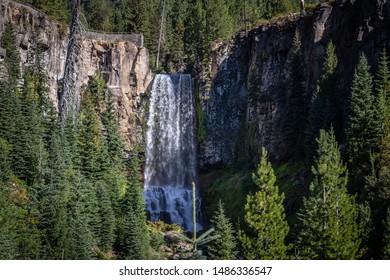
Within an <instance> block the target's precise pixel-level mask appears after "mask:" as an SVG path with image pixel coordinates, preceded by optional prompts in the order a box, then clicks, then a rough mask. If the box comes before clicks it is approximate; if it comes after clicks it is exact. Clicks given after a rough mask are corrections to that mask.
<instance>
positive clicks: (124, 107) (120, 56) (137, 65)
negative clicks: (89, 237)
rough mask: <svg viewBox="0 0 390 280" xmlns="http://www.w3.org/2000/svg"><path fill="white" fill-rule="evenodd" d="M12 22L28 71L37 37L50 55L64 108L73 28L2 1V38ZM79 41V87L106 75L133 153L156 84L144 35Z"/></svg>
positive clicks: (49, 69)
mask: <svg viewBox="0 0 390 280" xmlns="http://www.w3.org/2000/svg"><path fill="white" fill-rule="evenodd" d="M7 21H10V22H11V23H12V24H13V26H14V29H15V33H16V34H15V35H16V40H17V45H18V51H19V54H20V58H21V62H20V64H21V65H20V67H21V69H22V71H23V69H25V67H26V66H28V54H29V52H31V48H32V46H33V45H34V36H35V37H37V39H38V42H39V44H40V45H41V47H42V48H43V50H44V65H43V67H44V69H45V71H46V73H47V76H48V79H49V95H50V98H51V99H52V100H53V102H54V104H56V105H58V94H59V89H61V84H62V79H63V75H64V66H65V60H66V53H67V46H68V42H69V30H68V28H66V27H64V26H62V25H60V24H59V23H57V22H54V21H52V20H50V18H49V17H48V16H47V15H44V14H42V13H41V12H39V11H37V10H35V9H34V8H31V7H28V6H26V5H23V4H19V3H17V2H14V1H8V0H1V1H0V36H1V35H2V33H3V32H4V26H5V23H6V22H7ZM79 40H80V41H81V42H80V45H81V48H80V50H79V51H78V54H77V61H76V63H75V66H74V69H75V73H76V74H77V79H76V82H75V83H76V88H77V89H78V90H79V91H80V92H81V93H82V92H83V90H84V89H85V88H86V86H87V84H88V82H89V81H90V79H91V78H92V77H93V76H94V75H95V74H96V72H97V71H100V72H101V73H102V74H103V77H104V80H105V81H106V83H107V87H108V89H109V91H110V93H111V94H112V96H113V101H114V104H115V107H116V112H117V114H118V118H119V122H120V130H121V133H122V136H123V139H124V140H125V144H126V148H127V149H131V148H132V147H133V145H134V144H135V143H138V142H140V141H143V140H142V137H143V136H142V135H143V133H142V122H143V117H144V108H143V107H144V106H143V103H144V102H143V99H144V98H143V97H144V95H145V92H146V89H147V87H148V85H149V83H150V82H151V80H152V75H151V71H150V69H149V53H148V50H147V49H146V48H145V47H143V42H142V36H140V35H138V36H137V35H109V34H99V33H91V32H86V33H85V34H82V35H81V36H80V37H79ZM2 53H3V54H2ZM2 55H3V56H4V55H5V54H4V50H3V52H0V60H1V56H2ZM0 65H1V63H0ZM0 67H1V66H0ZM3 68H4V67H3ZM0 72H1V73H3V74H4V73H6V70H5V69H0Z"/></svg>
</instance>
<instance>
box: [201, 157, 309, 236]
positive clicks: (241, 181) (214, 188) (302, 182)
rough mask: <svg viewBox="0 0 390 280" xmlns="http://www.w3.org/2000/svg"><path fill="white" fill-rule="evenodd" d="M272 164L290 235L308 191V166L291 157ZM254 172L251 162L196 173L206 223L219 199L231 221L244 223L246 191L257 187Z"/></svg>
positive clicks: (235, 223) (294, 228) (251, 190)
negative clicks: (282, 199)
mask: <svg viewBox="0 0 390 280" xmlns="http://www.w3.org/2000/svg"><path fill="white" fill-rule="evenodd" d="M273 168H274V171H275V174H276V177H277V185H278V186H279V191H280V192H284V194H285V202H284V206H285V209H286V219H287V221H288V223H289V226H290V235H293V234H294V231H295V230H296V225H297V223H298V222H299V220H298V215H297V213H298V211H299V210H300V208H301V207H302V198H303V196H304V195H306V194H307V191H308V187H307V182H308V178H307V174H308V173H307V168H305V167H302V163H296V162H293V161H288V162H286V163H282V164H279V165H274V166H273ZM254 172H255V168H254V167H253V166H235V167H225V168H217V169H210V170H208V171H206V172H203V173H201V174H200V175H199V182H200V184H201V190H202V200H203V202H202V204H203V205H204V209H203V216H204V222H205V223H206V224H207V223H208V221H209V220H210V218H211V217H212V216H213V214H214V211H215V210H216V209H217V205H218V201H219V199H221V201H222V203H223V204H224V207H225V211H226V215H227V216H228V217H229V218H230V221H231V222H232V223H233V225H235V226H237V225H238V224H241V225H242V224H243V221H244V216H245V211H244V207H245V203H246V197H247V194H248V193H250V192H255V191H257V188H256V185H255V184H254V182H253V181H252V173H254Z"/></svg>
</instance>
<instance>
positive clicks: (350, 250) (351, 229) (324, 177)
mask: <svg viewBox="0 0 390 280" xmlns="http://www.w3.org/2000/svg"><path fill="white" fill-rule="evenodd" d="M318 144H319V146H318V150H317V158H316V160H315V165H314V166H313V167H312V173H313V181H312V183H311V184H310V196H309V197H307V198H305V199H304V211H303V213H301V214H300V218H301V221H302V230H301V232H300V233H299V236H298V249H299V257H301V258H307V259H354V258H356V257H357V254H358V249H359V246H360V242H361V240H360V236H359V227H358V223H357V218H358V211H357V206H356V204H355V201H354V197H351V196H350V195H349V194H348V193H347V182H348V174H347V169H346V167H345V166H344V164H343V163H342V161H341V157H340V152H339V150H338V146H337V143H336V139H335V136H334V133H333V130H331V131H330V132H325V131H324V130H321V131H320V138H319V139H318Z"/></svg>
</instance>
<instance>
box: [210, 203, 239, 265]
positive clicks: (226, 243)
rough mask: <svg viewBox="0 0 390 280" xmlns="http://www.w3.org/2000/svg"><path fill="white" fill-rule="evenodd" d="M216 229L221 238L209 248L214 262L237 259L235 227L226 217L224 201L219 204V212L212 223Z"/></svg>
mask: <svg viewBox="0 0 390 280" xmlns="http://www.w3.org/2000/svg"><path fill="white" fill-rule="evenodd" d="M211 222H212V223H213V226H214V228H215V234H216V235H218V236H219V237H218V238H217V239H215V240H214V241H213V242H212V243H211V244H210V245H209V246H208V249H209V251H210V255H211V256H212V258H213V259H214V260H234V259H236V256H235V255H236V253H237V252H236V251H235V249H236V247H237V244H236V238H235V236H234V233H235V232H234V230H233V226H232V224H231V223H230V220H229V218H227V217H226V215H225V209H224V207H223V204H222V201H221V200H220V201H219V203H218V210H217V211H216V212H215V215H214V218H213V219H212V221H211Z"/></svg>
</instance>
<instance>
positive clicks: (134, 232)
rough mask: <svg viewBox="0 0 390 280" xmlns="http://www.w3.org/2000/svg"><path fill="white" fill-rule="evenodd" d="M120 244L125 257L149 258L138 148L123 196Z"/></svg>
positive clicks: (134, 154)
mask: <svg viewBox="0 0 390 280" xmlns="http://www.w3.org/2000/svg"><path fill="white" fill-rule="evenodd" d="M121 207H122V217H121V221H120V229H119V246H120V249H121V251H122V252H121V255H122V257H123V258H125V259H141V260H142V259H148V258H149V234H148V230H147V227H146V214H145V201H144V197H143V192H142V185H141V182H140V178H139V159H138V150H137V149H135V151H133V154H132V156H131V162H130V177H129V179H128V186H127V190H126V193H125V195H124V197H123V200H122V203H121Z"/></svg>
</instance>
